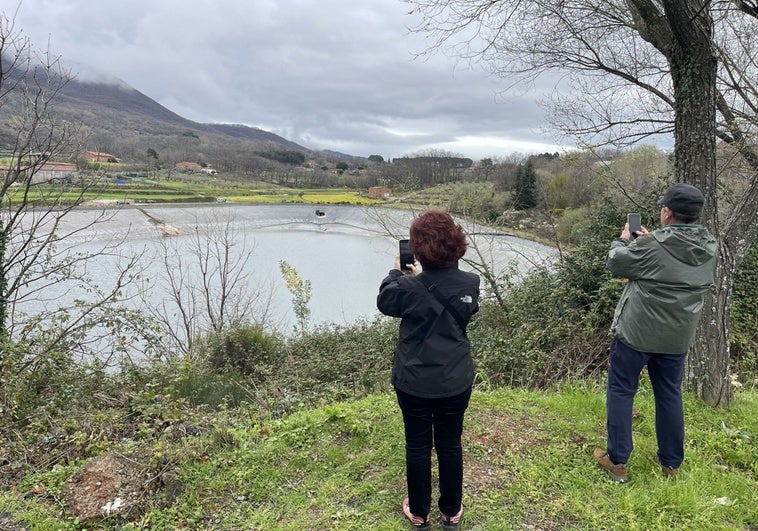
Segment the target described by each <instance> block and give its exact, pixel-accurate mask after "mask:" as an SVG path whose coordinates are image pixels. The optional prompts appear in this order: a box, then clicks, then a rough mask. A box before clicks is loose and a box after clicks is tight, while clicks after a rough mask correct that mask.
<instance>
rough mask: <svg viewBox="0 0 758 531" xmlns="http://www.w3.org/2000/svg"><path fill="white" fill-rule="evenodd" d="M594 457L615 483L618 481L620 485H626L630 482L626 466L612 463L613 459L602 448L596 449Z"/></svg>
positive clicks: (593, 453)
mask: <svg viewBox="0 0 758 531" xmlns="http://www.w3.org/2000/svg"><path fill="white" fill-rule="evenodd" d="M592 457H594V458H595V461H597V464H598V465H600V467H601V468H602V469H603V470H605V472H606V474H608V477H609V478H611V479H612V480H613V481H617V482H619V483H626V482H627V481H629V477H628V476H627V470H626V464H625V463H617V464H616V463H614V462H613V461H611V458H610V457H608V452H606V451H605V450H603V449H602V448H595V451H594V452H592Z"/></svg>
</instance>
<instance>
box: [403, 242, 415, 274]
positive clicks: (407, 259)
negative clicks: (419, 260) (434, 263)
mask: <svg viewBox="0 0 758 531" xmlns="http://www.w3.org/2000/svg"><path fill="white" fill-rule="evenodd" d="M399 245H400V269H402V270H403V271H409V270H410V268H409V267H408V266H407V265H406V264H412V263H413V262H414V260H413V253H412V252H411V248H410V246H409V245H408V240H400V242H399Z"/></svg>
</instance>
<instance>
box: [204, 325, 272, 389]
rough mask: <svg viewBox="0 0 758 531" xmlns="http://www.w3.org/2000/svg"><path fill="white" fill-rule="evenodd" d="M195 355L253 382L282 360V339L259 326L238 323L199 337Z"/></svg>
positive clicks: (217, 368)
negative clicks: (246, 377)
mask: <svg viewBox="0 0 758 531" xmlns="http://www.w3.org/2000/svg"><path fill="white" fill-rule="evenodd" d="M198 355H199V358H200V359H201V360H203V361H205V362H206V363H207V364H208V366H209V367H210V368H211V369H212V370H214V371H221V372H223V371H225V370H228V369H233V370H235V371H237V372H239V373H240V374H243V375H245V376H248V377H250V378H252V379H253V380H255V381H263V379H264V378H265V377H266V376H268V375H270V374H272V372H273V371H274V370H275V369H276V367H277V366H278V365H281V362H282V361H283V359H284V348H283V344H282V341H281V340H280V339H279V338H277V337H276V336H274V335H272V334H269V333H268V332H266V331H265V330H264V329H263V328H262V327H261V326H259V325H253V324H242V325H237V326H233V327H231V328H229V329H227V330H224V331H221V332H212V333H209V334H208V335H206V336H205V337H203V338H202V339H201V341H200V345H199V347H198Z"/></svg>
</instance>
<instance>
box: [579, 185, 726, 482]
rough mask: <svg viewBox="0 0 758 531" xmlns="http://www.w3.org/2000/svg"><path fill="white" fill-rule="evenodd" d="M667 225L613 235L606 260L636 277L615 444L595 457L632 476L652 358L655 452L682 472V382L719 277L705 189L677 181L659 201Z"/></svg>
mask: <svg viewBox="0 0 758 531" xmlns="http://www.w3.org/2000/svg"><path fill="white" fill-rule="evenodd" d="M658 206H660V207H661V225H662V226H661V228H660V229H657V230H654V231H653V232H648V230H647V229H645V228H644V227H643V228H642V229H640V230H639V231H637V232H636V233H635V235H636V236H638V237H637V238H636V239H633V238H632V237H631V236H632V235H630V233H629V224H628V223H627V224H626V225H625V226H624V230H623V231H622V232H621V235H620V237H619V238H616V239H615V240H614V241H613V242H612V243H611V249H610V251H609V252H608V258H607V262H606V267H607V268H608V269H609V270H610V271H611V273H613V274H614V275H616V276H620V277H624V278H627V279H629V281H628V282H627V284H626V286H625V287H624V291H623V292H622V293H621V298H620V299H619V301H618V304H617V305H616V311H615V313H614V316H613V324H612V325H611V331H612V332H613V336H614V338H613V341H612V342H611V348H610V365H609V368H608V389H607V395H606V415H607V429H608V444H607V448H606V450H603V449H601V448H597V449H596V450H595V451H594V454H593V455H594V458H595V460H596V462H597V463H598V465H600V467H601V468H603V469H604V470H605V472H606V473H607V474H608V476H609V477H610V478H611V479H612V480H614V481H619V482H625V481H627V479H628V476H627V466H626V464H627V461H628V459H629V456H630V454H631V453H632V447H633V443H632V404H633V402H634V395H635V394H636V392H637V387H638V385H639V377H640V372H641V371H642V369H643V368H644V367H645V366H647V370H648V374H649V376H650V383H651V385H652V388H653V395H654V397H655V432H656V437H657V441H658V451H657V453H656V455H655V456H654V460H655V461H656V462H657V463H658V464H660V466H661V470H662V471H663V474H664V475H665V476H669V477H672V476H675V475H676V472H677V469H678V468H679V465H680V464H681V463H682V460H683V459H684V410H683V407H682V392H681V383H682V376H683V373H684V360H685V356H686V353H687V350H688V349H689V348H690V346H691V345H692V343H693V341H694V338H695V329H696V328H697V325H698V320H699V317H700V311H701V309H702V307H703V299H704V297H705V294H706V292H707V291H708V289H709V288H710V286H711V283H712V282H713V275H714V271H715V266H716V253H717V247H718V246H717V243H716V239H715V238H714V237H713V235H712V234H711V233H710V232H709V231H708V229H706V228H705V227H703V226H701V225H698V224H697V223H696V222H697V220H698V218H699V216H700V210H701V208H702V207H703V194H702V193H701V192H700V190H698V189H697V188H696V187H694V186H692V185H689V184H685V183H676V184H674V185H672V186H670V187H669V188H668V189H667V190H666V192H665V194H664V195H663V197H662V198H661V199H660V201H658Z"/></svg>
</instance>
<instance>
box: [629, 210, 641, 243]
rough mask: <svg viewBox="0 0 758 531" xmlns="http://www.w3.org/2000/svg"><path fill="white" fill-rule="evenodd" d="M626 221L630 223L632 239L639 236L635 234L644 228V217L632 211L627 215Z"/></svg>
mask: <svg viewBox="0 0 758 531" xmlns="http://www.w3.org/2000/svg"><path fill="white" fill-rule="evenodd" d="M626 221H627V223H629V235H630V236H631V237H632V239H635V238H636V237H637V234H635V232H637V231H638V230H640V229H641V228H642V219H641V218H640V215H639V214H637V213H636V212H631V213H629V214H627V215H626Z"/></svg>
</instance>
